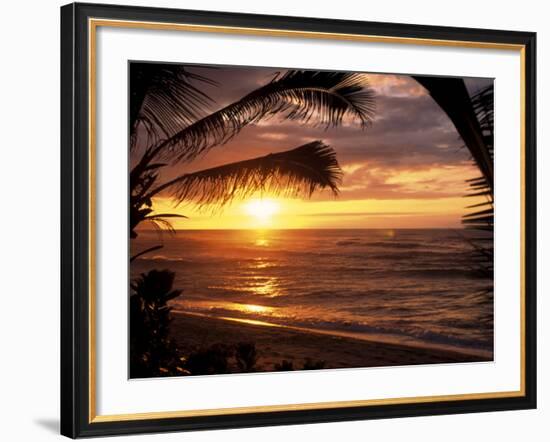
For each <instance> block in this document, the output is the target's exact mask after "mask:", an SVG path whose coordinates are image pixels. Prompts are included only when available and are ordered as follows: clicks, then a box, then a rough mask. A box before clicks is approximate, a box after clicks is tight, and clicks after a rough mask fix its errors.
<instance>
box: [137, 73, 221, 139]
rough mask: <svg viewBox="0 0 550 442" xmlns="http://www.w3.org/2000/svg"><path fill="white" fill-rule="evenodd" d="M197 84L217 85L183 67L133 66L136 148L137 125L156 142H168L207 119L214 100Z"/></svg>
mask: <svg viewBox="0 0 550 442" xmlns="http://www.w3.org/2000/svg"><path fill="white" fill-rule="evenodd" d="M195 83H198V84H201V83H202V84H209V85H214V84H216V83H215V82H214V81H212V80H210V79H209V78H207V77H204V76H202V75H198V74H195V73H193V72H190V71H189V70H188V69H186V68H185V67H183V66H180V65H176V64H167V63H131V64H130V133H131V134H132V143H131V146H133V145H134V144H135V135H136V132H137V128H138V125H140V124H141V125H142V126H143V128H144V130H145V131H146V133H147V134H148V136H149V137H150V138H151V140H152V141H153V142H155V143H156V142H158V141H159V139H161V138H169V137H171V136H172V135H174V134H175V133H177V132H178V131H179V130H181V128H182V127H185V126H187V125H189V124H191V123H192V122H193V121H196V120H197V119H198V118H201V117H202V116H203V115H204V111H205V108H206V107H207V106H210V105H212V104H213V100H212V99H211V98H210V97H209V96H208V95H207V94H206V93H204V92H203V91H202V90H201V89H200V88H199V87H197V86H195Z"/></svg>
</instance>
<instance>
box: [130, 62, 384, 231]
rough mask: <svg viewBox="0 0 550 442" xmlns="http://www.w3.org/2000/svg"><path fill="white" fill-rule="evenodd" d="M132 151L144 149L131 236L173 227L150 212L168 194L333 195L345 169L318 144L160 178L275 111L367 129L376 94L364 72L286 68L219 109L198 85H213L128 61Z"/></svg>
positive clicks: (137, 168)
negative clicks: (145, 225)
mask: <svg viewBox="0 0 550 442" xmlns="http://www.w3.org/2000/svg"><path fill="white" fill-rule="evenodd" d="M130 82H131V84H130V90H131V94H130V127H129V130H130V135H131V137H130V140H131V145H130V148H131V149H133V150H134V149H138V147H137V146H138V145H139V144H140V142H141V143H142V144H143V140H145V144H146V147H144V148H142V149H143V154H142V155H141V158H140V159H139V161H137V162H136V163H135V165H134V166H133V167H132V169H131V172H130V236H131V237H132V238H134V237H136V236H137V233H136V230H135V228H136V227H137V225H138V224H140V223H142V222H152V223H153V224H154V225H155V226H157V227H160V228H168V229H170V228H171V224H170V218H173V217H181V216H182V215H177V214H173V213H160V214H159V213H157V214H155V213H154V210H153V207H152V206H153V201H152V199H153V197H154V196H156V195H158V194H159V193H160V192H168V193H169V194H170V195H171V196H172V197H173V198H174V199H175V201H177V202H182V201H193V202H195V203H197V204H199V205H207V204H208V205H217V206H223V205H224V204H227V203H229V202H230V201H232V200H233V199H235V198H245V197H247V196H249V195H251V194H253V193H254V192H257V191H263V192H269V193H271V194H273V195H281V194H284V195H292V196H305V197H310V196H311V195H312V194H313V193H314V192H315V191H317V190H319V189H325V188H327V189H329V190H330V191H332V192H333V193H335V194H336V193H338V185H339V183H340V180H341V176H342V171H341V169H340V166H339V164H338V161H337V159H336V154H335V152H334V150H333V149H332V148H331V147H330V146H328V145H326V144H325V143H323V142H322V141H320V140H312V141H311V142H309V143H306V144H304V145H302V146H299V147H297V148H293V149H290V150H287V151H284V152H278V153H273V154H268V155H266V156H262V157H257V158H252V159H249V160H245V161H239V162H235V163H230V164H225V165H222V166H220V167H215V168H211V169H206V170H200V171H196V172H193V173H186V174H184V175H180V176H177V177H176V178H173V179H171V180H169V181H164V182H160V180H161V176H160V175H161V173H160V172H161V171H162V169H163V168H164V167H166V166H167V165H169V164H176V163H183V162H190V161H193V160H194V159H195V158H197V157H198V156H199V155H201V154H205V153H207V152H208V151H209V150H210V149H211V148H212V147H214V146H218V145H222V144H225V143H227V142H228V141H229V140H231V139H232V138H233V137H235V136H236V135H237V134H238V133H239V132H240V131H241V130H242V129H243V128H244V127H246V126H247V125H250V124H253V123H257V122H259V121H261V120H264V119H267V118H270V117H273V116H275V115H278V116H280V117H282V118H284V119H287V120H294V121H298V122H302V123H309V124H313V125H315V126H321V127H324V128H328V127H333V126H338V125H340V124H341V123H342V121H343V119H344V117H348V118H350V119H352V120H354V121H355V122H357V123H358V124H359V125H360V127H362V128H366V127H367V126H368V125H369V124H370V123H371V121H372V118H373V116H374V108H375V106H374V93H373V91H372V89H371V88H370V87H369V85H368V81H367V78H366V76H365V75H364V74H357V73H348V72H321V71H305V70H289V71H287V72H285V73H284V74H277V75H275V76H274V78H272V80H271V81H269V82H268V83H267V84H265V85H263V86H261V87H259V88H258V89H256V90H254V91H252V92H250V93H249V94H247V95H245V96H244V97H242V98H241V99H239V100H237V101H236V102H234V103H231V104H229V105H227V106H225V107H223V108H221V109H218V110H216V111H213V112H210V113H205V109H210V108H212V106H213V104H214V103H213V100H212V99H211V98H210V97H209V96H208V95H207V94H206V93H205V92H204V91H203V90H201V88H200V86H201V85H209V86H212V85H217V83H216V82H214V81H213V80H211V79H209V78H207V77H205V76H202V75H198V74H195V73H193V72H191V71H190V70H189V69H188V68H186V67H182V66H179V65H175V64H159V63H155V64H152V63H132V64H131V65H130Z"/></svg>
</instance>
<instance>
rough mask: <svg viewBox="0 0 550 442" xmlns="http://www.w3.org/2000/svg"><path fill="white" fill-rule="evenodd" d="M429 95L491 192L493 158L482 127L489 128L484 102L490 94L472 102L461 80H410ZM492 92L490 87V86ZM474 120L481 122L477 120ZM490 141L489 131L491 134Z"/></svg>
mask: <svg viewBox="0 0 550 442" xmlns="http://www.w3.org/2000/svg"><path fill="white" fill-rule="evenodd" d="M413 78H414V79H415V80H416V81H418V82H419V83H420V84H421V85H422V86H424V87H425V88H426V90H427V91H428V92H429V93H430V95H431V96H432V98H433V99H434V100H435V102H436V103H437V104H439V106H440V107H441V109H442V110H443V111H444V112H445V113H446V114H447V115H448V117H449V118H450V119H451V121H452V122H453V124H454V126H455V127H456V130H457V132H458V134H459V135H460V136H461V138H462V140H463V141H464V144H466V147H467V148H468V150H469V151H470V154H471V155H472V158H473V159H474V161H475V163H476V164H477V166H478V168H479V170H480V171H481V173H482V174H483V177H484V178H485V181H486V182H487V185H488V186H489V188H490V189H491V191H492V190H493V155H492V149H493V146H492V141H491V143H487V141H488V139H487V136H488V135H489V134H488V133H487V134H484V130H483V129H482V124H483V125H484V126H487V125H488V124H489V123H491V125H492V117H490V118H489V116H488V114H487V112H492V104H490V103H489V101H488V99H489V98H491V97H492V93H486V94H484V95H483V96H478V98H477V99H476V98H475V97H474V98H473V99H472V98H470V95H469V94H468V90H467V89H466V85H465V83H464V80H463V79H461V78H449V77H417V76H415V77H413ZM490 88H491V89H492V85H491V86H490ZM478 118H481V120H482V121H481V122H480V120H478ZM491 137H492V130H491Z"/></svg>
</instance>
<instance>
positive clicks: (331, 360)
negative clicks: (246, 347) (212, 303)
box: [170, 311, 493, 372]
mask: <svg viewBox="0 0 550 442" xmlns="http://www.w3.org/2000/svg"><path fill="white" fill-rule="evenodd" d="M172 318H173V319H172V323H171V327H170V329H171V337H172V338H173V339H174V340H175V341H176V344H177V346H178V347H179V348H180V349H182V350H183V351H194V350H196V349H198V348H205V347H209V346H211V345H215V344H227V345H235V344H238V343H241V342H250V343H254V344H255V346H256V350H257V353H258V362H257V369H256V370H255V371H258V372H261V371H274V366H275V364H280V363H281V362H282V361H283V360H284V361H289V362H292V363H293V366H294V369H300V368H301V367H302V366H303V365H304V364H305V363H306V362H307V361H308V360H309V361H313V362H317V361H323V362H324V365H323V368H327V369H328V368H360V367H364V368H366V367H384V366H399V365H421V364H441V363H460V362H490V361H492V360H493V358H492V356H491V357H488V356H484V355H479V354H477V355H476V354H471V353H466V352H460V351H455V350H450V349H441V348H431V347H420V346H412V345H407V344H402V343H390V342H387V341H377V340H369V339H363V338H359V337H353V336H343V335H336V334H333V333H329V332H323V331H318V330H310V329H301V328H298V327H291V326H284V325H279V324H270V323H263V322H261V321H253V320H242V319H239V318H220V317H212V316H207V315H202V314H197V313H188V312H181V311H173V312H172Z"/></svg>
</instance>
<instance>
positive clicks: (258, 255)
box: [131, 229, 493, 357]
mask: <svg viewBox="0 0 550 442" xmlns="http://www.w3.org/2000/svg"><path fill="white" fill-rule="evenodd" d="M472 236H479V233H478V232H472V231H467V230H461V229H458V230H451V229H395V230H394V229H365V230H338V229H334V230H305V229H304V230H202V231H200V230H183V231H182V230H180V231H177V232H176V233H175V234H173V235H171V234H168V233H163V234H162V236H160V234H159V233H158V232H155V231H141V232H139V236H138V238H137V239H135V240H132V241H131V246H132V251H133V253H137V252H138V251H140V250H144V249H145V248H147V247H151V246H154V245H156V244H161V243H162V244H164V247H163V248H162V249H160V250H157V251H155V252H152V253H149V254H147V255H144V256H142V257H141V258H138V259H137V260H135V261H134V262H133V263H132V265H131V277H132V278H135V277H136V276H138V275H139V274H140V273H142V272H146V271H147V270H151V269H158V270H162V269H168V270H171V271H173V272H175V273H176V277H175V283H174V287H175V288H178V289H181V290H182V295H181V296H180V297H179V298H177V299H175V300H174V301H173V307H174V310H175V311H184V312H188V313H194V314H199V315H207V316H215V317H222V318H228V319H233V320H237V321H245V322H251V323H258V324H264V325H266V326H267V325H283V326H290V327H293V328H298V329H307V330H315V331H318V332H322V333H328V334H334V335H340V336H353V337H356V338H360V339H375V340H381V341H385V342H396V343H402V344H405V345H416V346H428V347H429V346H432V347H440V348H448V349H449V348H450V349H455V350H460V351H464V352H470V353H473V354H482V355H484V356H486V357H487V356H488V357H491V356H492V352H493V297H492V292H491V291H490V290H489V291H488V290H487V289H488V288H489V287H491V286H492V280H489V279H487V278H484V277H482V276H480V275H479V273H478V271H477V269H476V268H475V264H474V263H473V261H472V252H473V247H472V245H471V243H470V241H469V240H470V239H471V237H472Z"/></svg>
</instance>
